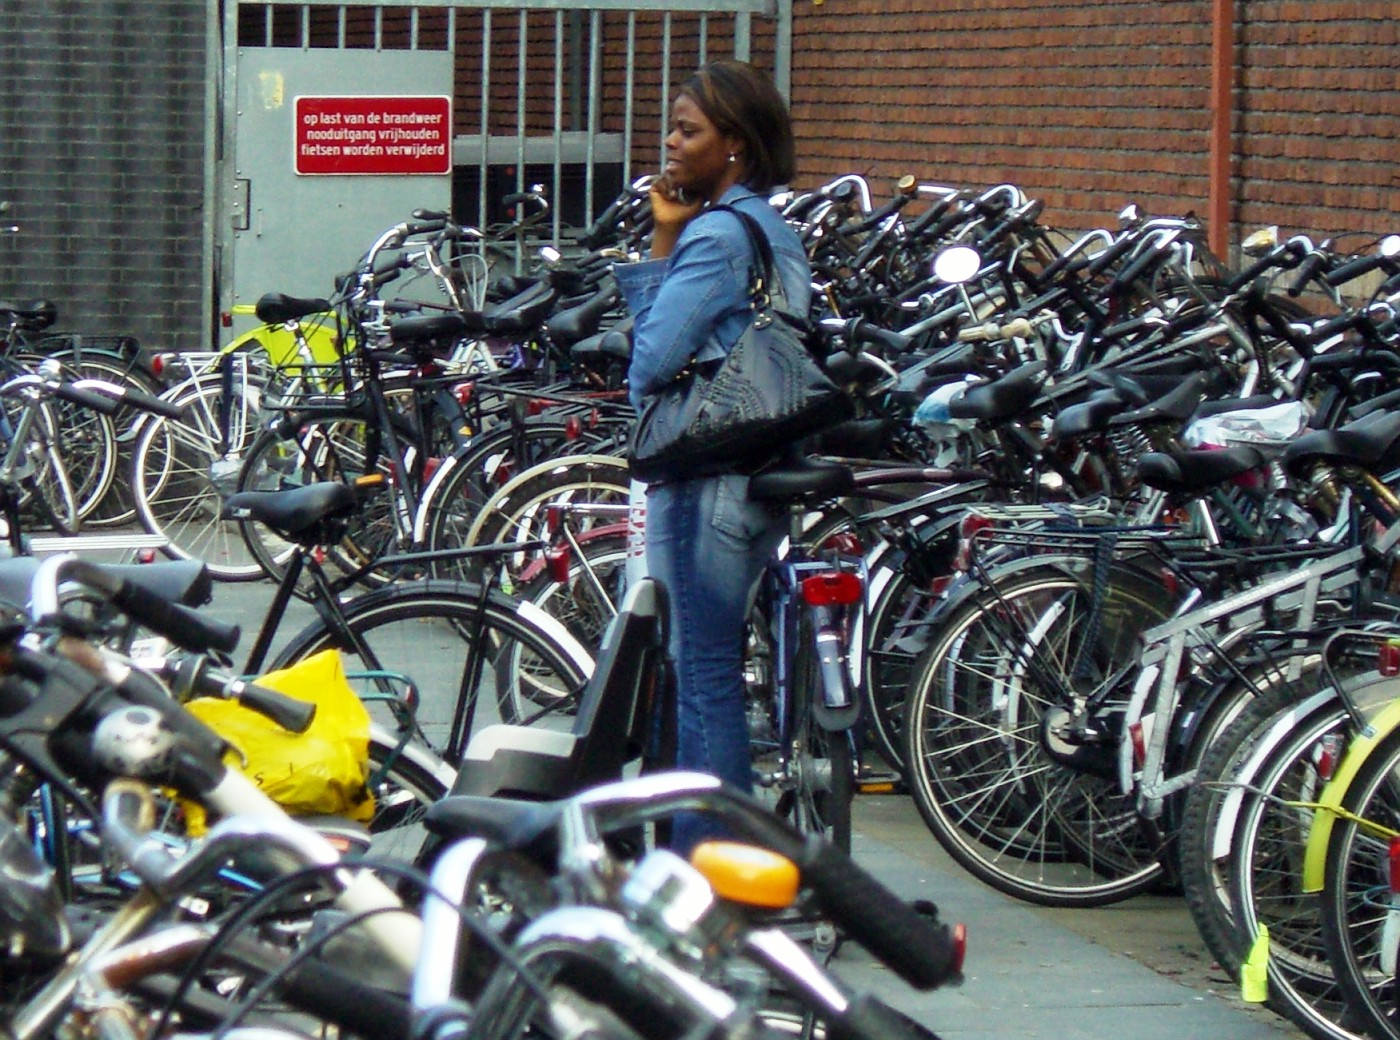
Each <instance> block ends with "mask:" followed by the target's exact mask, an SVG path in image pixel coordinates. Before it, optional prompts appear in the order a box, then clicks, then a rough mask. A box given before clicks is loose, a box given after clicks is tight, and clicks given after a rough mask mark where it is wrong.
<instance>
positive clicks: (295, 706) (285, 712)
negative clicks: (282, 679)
mask: <svg viewBox="0 0 1400 1040" xmlns="http://www.w3.org/2000/svg"><path fill="white" fill-rule="evenodd" d="M229 689H230V690H231V691H232V692H233V693H234V695H235V696H236V697H237V698H238V703H239V704H241V705H243V707H245V708H248V709H249V710H251V711H256V712H257V713H258V714H260V715H266V716H267V717H268V718H269V719H271V720H272V721H273V722H275V723H277V725H279V726H281V727H282V728H283V729H285V730H287V731H288V732H289V733H305V732H306V731H307V729H308V728H309V727H310V726H311V721H312V720H313V719H314V718H315V717H316V705H314V704H312V703H311V702H310V701H303V700H298V699H297V698H295V697H289V696H287V695H286V694H285V693H278V692H277V691H276V690H269V689H268V688H267V687H265V686H259V685H258V684H257V683H249V682H242V681H237V682H233V683H231V684H230V685H229Z"/></svg>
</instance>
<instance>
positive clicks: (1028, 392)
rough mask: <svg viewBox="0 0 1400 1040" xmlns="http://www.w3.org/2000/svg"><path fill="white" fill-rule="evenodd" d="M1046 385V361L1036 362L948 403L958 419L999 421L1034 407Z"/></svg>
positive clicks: (1014, 370)
mask: <svg viewBox="0 0 1400 1040" xmlns="http://www.w3.org/2000/svg"><path fill="white" fill-rule="evenodd" d="M1044 385H1045V362H1044V361H1032V362H1030V363H1029V364H1026V365H1022V366H1020V367H1019V368H1016V369H1013V370H1012V371H1010V372H1008V373H1007V374H1006V375H1004V376H1002V377H1001V378H1000V379H995V380H993V381H992V382H990V383H981V384H979V385H977V386H970V387H968V388H967V389H966V390H964V391H963V392H962V394H961V396H958V397H955V398H953V399H952V400H951V401H949V402H948V414H949V415H950V416H952V417H953V418H954V419H976V420H979V421H981V422H996V421H997V420H999V419H1009V418H1011V417H1012V416H1013V415H1019V414H1020V413H1021V412H1023V411H1025V410H1026V409H1027V408H1028V407H1030V405H1031V403H1032V402H1033V401H1035V399H1036V398H1037V397H1038V396H1039V395H1040V389H1041V387H1042V386H1044Z"/></svg>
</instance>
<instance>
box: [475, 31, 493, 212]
mask: <svg viewBox="0 0 1400 1040" xmlns="http://www.w3.org/2000/svg"><path fill="white" fill-rule="evenodd" d="M490 108H491V12H490V10H489V9H488V10H485V11H482V12H481V160H480V162H479V163H478V164H477V168H478V169H479V170H480V171H481V177H480V178H479V180H480V184H479V185H478V187H477V207H476V224H477V227H478V228H480V229H481V230H482V231H485V230H486V170H487V166H486V156H487V151H486V150H487V148H488V147H489V146H490V143H491V140H490V136H489V134H490V129H491V120H490Z"/></svg>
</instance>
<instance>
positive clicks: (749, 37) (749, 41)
mask: <svg viewBox="0 0 1400 1040" xmlns="http://www.w3.org/2000/svg"><path fill="white" fill-rule="evenodd" d="M752 50H753V16H752V15H751V14H750V13H749V12H748V11H739V12H738V13H737V14H735V16H734V57H736V58H738V59H739V60H740V61H748V60H749V55H750V53H751V52H752Z"/></svg>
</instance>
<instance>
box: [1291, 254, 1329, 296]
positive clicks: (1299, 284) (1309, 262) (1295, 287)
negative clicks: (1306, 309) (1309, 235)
mask: <svg viewBox="0 0 1400 1040" xmlns="http://www.w3.org/2000/svg"><path fill="white" fill-rule="evenodd" d="M1329 259H1330V257H1328V255H1327V254H1326V253H1324V252H1323V251H1322V250H1320V249H1316V250H1314V251H1313V252H1311V253H1309V254H1308V255H1307V256H1306V257H1304V258H1303V262H1302V263H1301V264H1299V265H1298V273H1297V274H1296V275H1294V276H1293V281H1292V282H1290V283H1289V285H1288V288H1287V290H1285V291H1286V292H1287V293H1288V295H1289V296H1298V295H1299V294H1301V293H1302V291H1303V289H1304V288H1306V287H1307V284H1308V283H1309V282H1310V281H1312V280H1313V279H1314V278H1315V277H1316V276H1317V272H1318V271H1321V270H1322V269H1323V268H1324V267H1326V266H1327V261H1328V260H1329Z"/></svg>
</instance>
